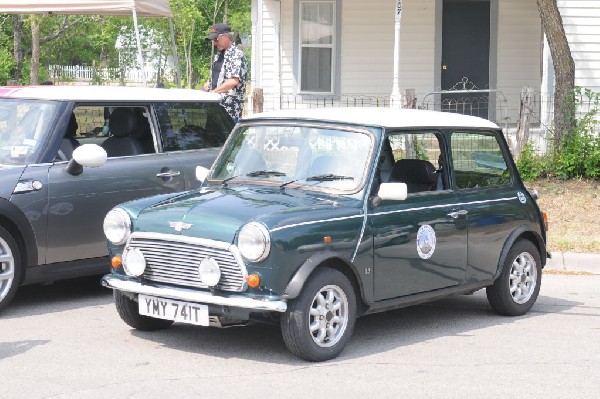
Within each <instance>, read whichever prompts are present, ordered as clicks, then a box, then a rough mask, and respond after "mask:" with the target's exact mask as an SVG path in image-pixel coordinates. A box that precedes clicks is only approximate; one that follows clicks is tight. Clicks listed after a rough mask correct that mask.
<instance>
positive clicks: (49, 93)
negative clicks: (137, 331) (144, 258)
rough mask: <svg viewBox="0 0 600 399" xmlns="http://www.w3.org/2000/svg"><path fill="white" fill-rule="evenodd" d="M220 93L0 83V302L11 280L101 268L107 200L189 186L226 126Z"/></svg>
mask: <svg viewBox="0 0 600 399" xmlns="http://www.w3.org/2000/svg"><path fill="white" fill-rule="evenodd" d="M218 102H219V96H218V95H216V94H211V93H205V92H201V91H197V90H182V89H173V90H166V89H151V88H131V87H109V86H98V87H94V86H37V87H33V86H32V87H2V88H0V181H1V184H0V309H2V308H3V307H5V306H6V305H7V304H8V303H9V302H10V300H11V299H12V297H13V296H14V294H15V292H16V290H17V288H18V286H19V285H22V284H32V283H39V282H51V281H55V280H59V279H65V278H72V277H79V276H84V275H93V274H102V273H105V272H107V271H108V270H109V263H108V257H107V255H108V252H107V248H106V241H105V238H104V235H103V230H102V222H103V219H104V216H105V215H106V213H107V212H108V211H109V210H110V209H111V208H112V207H113V206H115V205H116V204H119V203H122V202H125V201H129V200H131V199H134V198H139V197H144V196H148V195H155V194H166V193H172V192H177V191H184V190H189V189H193V188H196V187H197V186H198V185H199V183H198V181H197V180H196V178H195V168H196V166H198V165H201V166H205V167H210V166H211V164H212V162H213V160H214V159H215V158H216V156H217V154H218V152H219V150H220V147H221V146H222V145H223V143H224V142H225V140H226V138H227V136H228V135H229V132H230V131H231V129H232V128H233V121H232V120H231V118H230V117H229V116H228V114H227V113H226V112H225V111H224V109H223V108H222V107H221V106H220V105H219V104H218Z"/></svg>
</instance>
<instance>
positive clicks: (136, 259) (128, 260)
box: [123, 248, 146, 277]
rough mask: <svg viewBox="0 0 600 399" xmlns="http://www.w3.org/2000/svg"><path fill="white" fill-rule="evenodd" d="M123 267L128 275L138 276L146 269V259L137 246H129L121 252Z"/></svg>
mask: <svg viewBox="0 0 600 399" xmlns="http://www.w3.org/2000/svg"><path fill="white" fill-rule="evenodd" d="M123 268H124V269H125V273H127V274H128V275H129V276H133V277H138V276H141V275H142V274H143V273H144V270H146V259H145V258H144V254H142V251H140V250H139V249H138V248H130V249H128V250H126V251H125V253H124V254H123Z"/></svg>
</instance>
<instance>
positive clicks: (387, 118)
mask: <svg viewBox="0 0 600 399" xmlns="http://www.w3.org/2000/svg"><path fill="white" fill-rule="evenodd" d="M263 118H268V119H301V120H313V121H314V120H317V121H327V122H339V123H351V124H356V125H364V126H381V127H385V128H410V127H432V128H438V127H439V128H442V127H466V128H488V129H489V128H491V129H498V125H496V124H495V123H493V122H490V121H489V120H487V119H483V118H479V117H475V116H469V115H462V114H456V113H452V112H439V111H427V110H418V109H395V108H385V107H349V108H334V107H332V108H310V109H296V110H282V111H269V112H264V113H258V114H254V115H250V116H248V117H246V118H244V120H245V121H252V120H257V119H263Z"/></svg>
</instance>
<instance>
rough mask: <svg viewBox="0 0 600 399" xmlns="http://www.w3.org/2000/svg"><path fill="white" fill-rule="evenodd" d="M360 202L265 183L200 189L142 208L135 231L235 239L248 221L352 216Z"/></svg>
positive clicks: (274, 224) (276, 223) (271, 223)
mask: <svg viewBox="0 0 600 399" xmlns="http://www.w3.org/2000/svg"><path fill="white" fill-rule="evenodd" d="M361 212H362V207H361V201H359V200H357V199H355V198H345V197H341V196H331V195H328V194H325V193H321V192H308V191H304V190H296V189H286V190H281V189H279V187H276V188H265V187H234V188H219V189H212V188H203V189H201V190H198V191H193V192H188V193H185V194H182V195H179V196H177V197H171V198H168V199H166V200H164V201H162V202H160V203H157V204H155V205H152V206H149V207H147V208H145V209H143V210H141V211H140V213H139V214H138V216H137V218H136V220H135V222H134V230H135V231H146V232H156V233H168V234H178V232H177V230H181V233H179V234H182V235H186V236H192V237H200V238H206V239H211V240H217V241H223V242H231V243H233V241H234V238H235V234H236V232H237V231H238V230H239V229H240V227H242V226H243V225H244V224H246V223H248V222H250V221H258V222H261V223H263V224H265V225H266V226H267V228H268V229H269V230H273V229H276V228H281V227H284V226H290V225H296V224H306V223H310V222H311V221H316V220H323V219H331V218H338V217H347V216H356V215H358V214H360V213H361Z"/></svg>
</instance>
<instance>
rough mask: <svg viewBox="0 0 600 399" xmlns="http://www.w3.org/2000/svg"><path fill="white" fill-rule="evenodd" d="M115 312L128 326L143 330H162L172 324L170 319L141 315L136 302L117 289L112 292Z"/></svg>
mask: <svg viewBox="0 0 600 399" xmlns="http://www.w3.org/2000/svg"><path fill="white" fill-rule="evenodd" d="M113 296H114V298H115V305H116V307H117V312H118V313H119V316H121V319H123V321H124V322H125V323H127V324H128V325H129V326H131V327H133V328H135V329H137V330H143V331H152V330H162V329H165V328H168V327H169V326H171V324H173V321H172V320H163V319H155V318H154V317H148V316H142V315H141V314H140V313H139V312H138V303H137V302H136V301H134V300H133V299H130V298H129V297H127V296H126V295H123V294H122V293H120V292H118V291H116V290H115V291H114V292H113Z"/></svg>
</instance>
